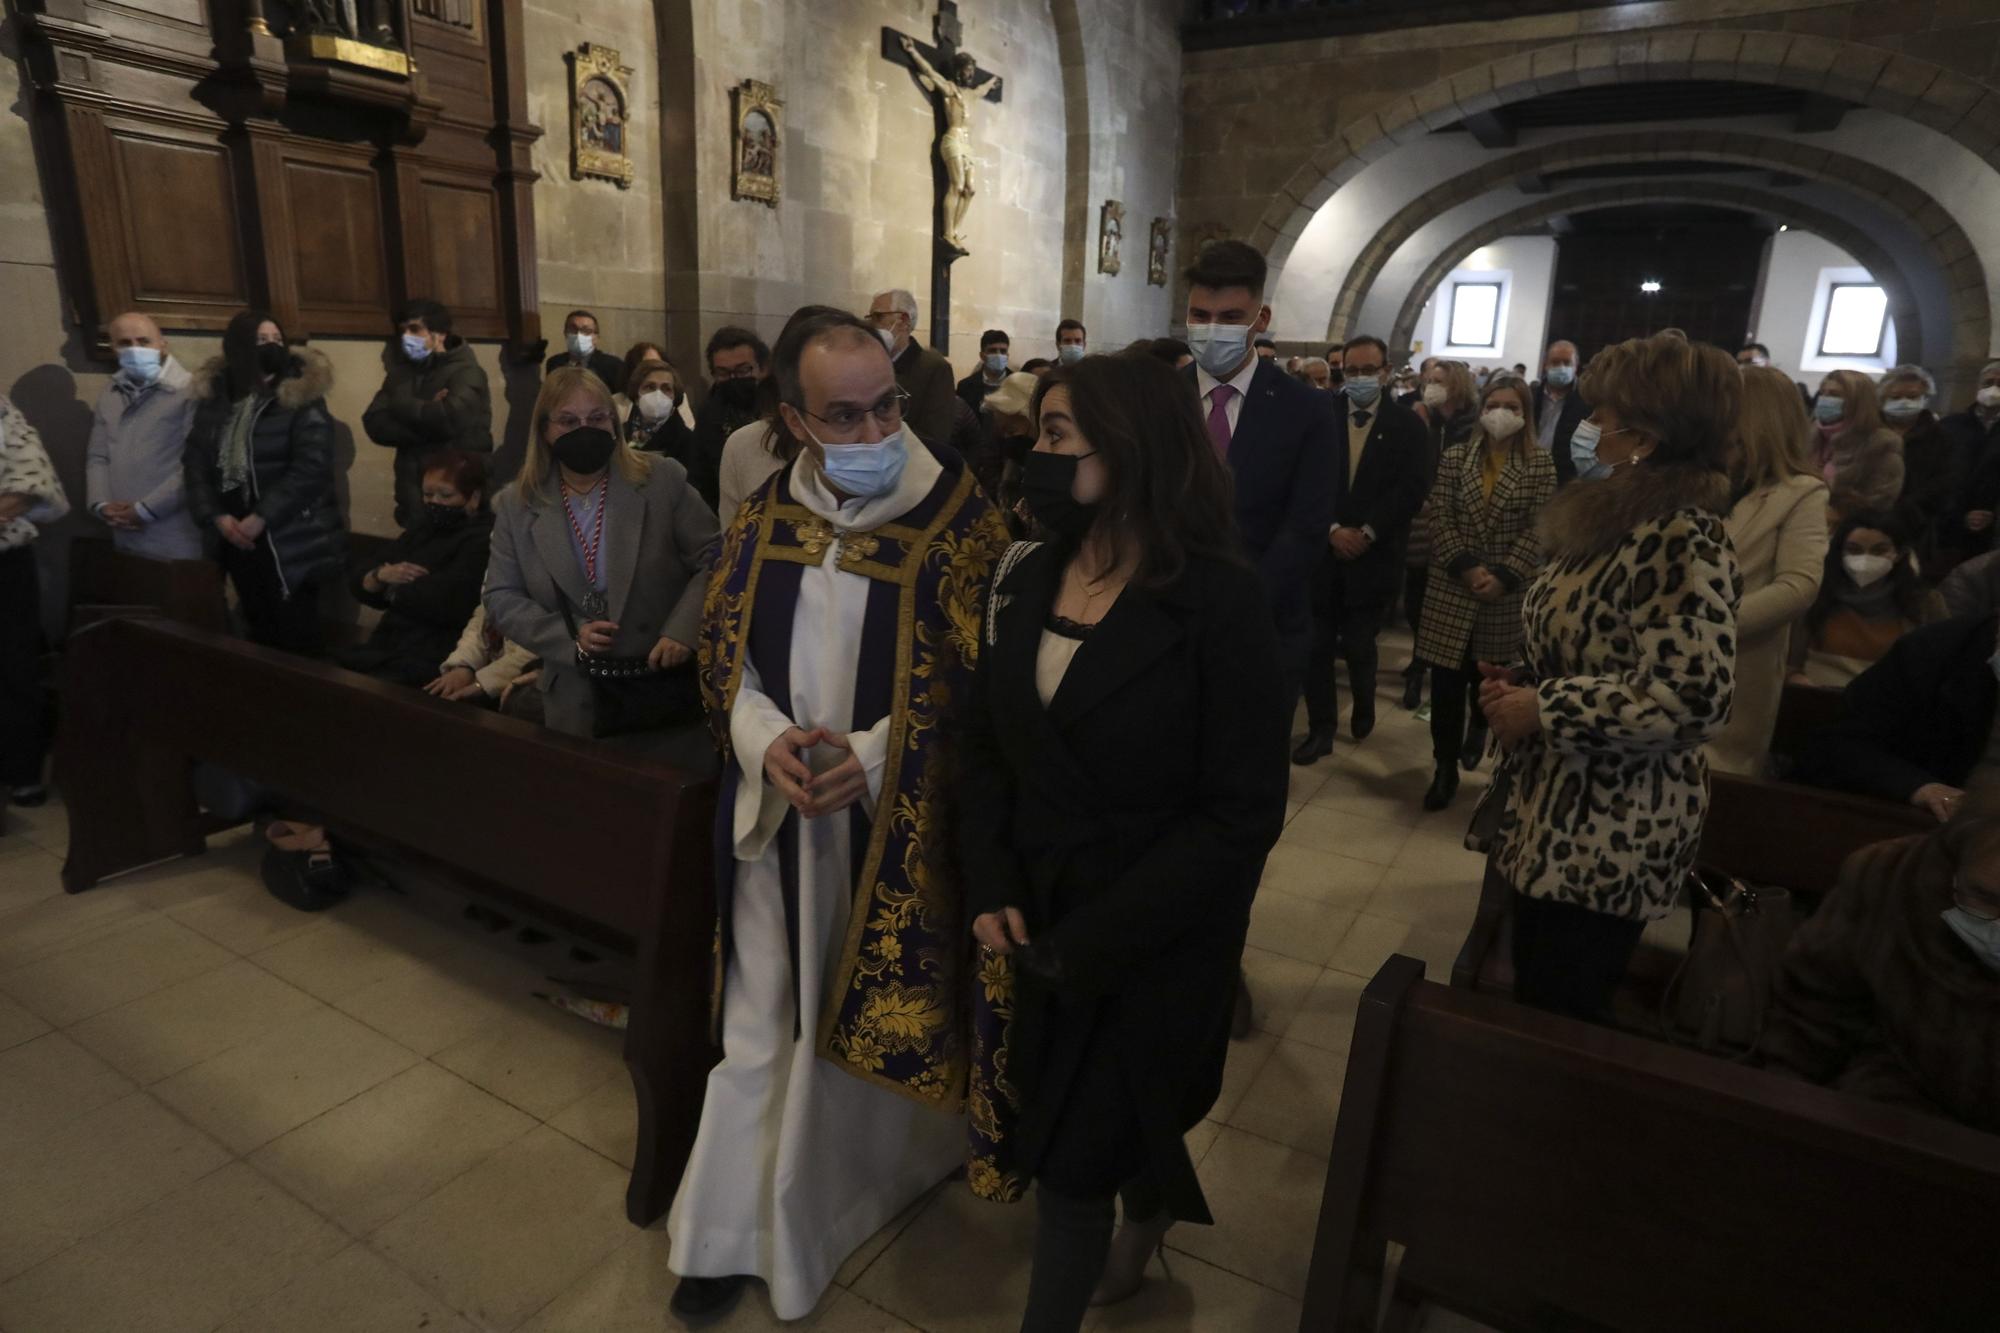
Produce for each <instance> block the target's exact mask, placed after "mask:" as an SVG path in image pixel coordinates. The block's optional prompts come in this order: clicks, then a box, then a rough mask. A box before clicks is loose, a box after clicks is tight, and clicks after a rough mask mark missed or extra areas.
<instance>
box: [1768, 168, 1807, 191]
mask: <svg viewBox="0 0 2000 1333" xmlns="http://www.w3.org/2000/svg"><path fill="white" fill-rule="evenodd" d="M1765 181H1766V183H1768V184H1770V185H1774V186H1776V187H1777V188H1779V189H1780V190H1792V189H1797V188H1798V187H1799V186H1801V185H1804V184H1805V183H1806V178H1805V177H1804V176H1794V175H1793V174H1792V173H1791V172H1789V171H1774V172H1772V173H1771V174H1770V175H1769V176H1767V177H1765Z"/></svg>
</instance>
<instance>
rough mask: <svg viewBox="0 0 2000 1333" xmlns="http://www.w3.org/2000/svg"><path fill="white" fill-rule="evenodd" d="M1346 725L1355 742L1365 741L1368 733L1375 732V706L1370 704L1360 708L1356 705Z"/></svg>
mask: <svg viewBox="0 0 2000 1333" xmlns="http://www.w3.org/2000/svg"><path fill="white" fill-rule="evenodd" d="M1347 725H1348V726H1349V727H1350V728H1351V729H1352V730H1353V732H1354V739H1355V740H1357V741H1365V740H1367V739H1368V733H1369V732H1371V731H1373V730H1375V706H1374V705H1373V704H1370V705H1369V706H1368V707H1366V708H1362V707H1360V706H1359V705H1356V706H1355V709H1354V716H1353V717H1351V718H1349V719H1348V722H1347Z"/></svg>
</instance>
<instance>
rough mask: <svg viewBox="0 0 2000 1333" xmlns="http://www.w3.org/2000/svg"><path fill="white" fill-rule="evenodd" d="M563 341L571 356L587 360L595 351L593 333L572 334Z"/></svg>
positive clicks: (594, 336) (595, 337) (595, 336)
mask: <svg viewBox="0 0 2000 1333" xmlns="http://www.w3.org/2000/svg"><path fill="white" fill-rule="evenodd" d="M563 341H564V342H565V343H566V344H567V345H568V347H569V354H570V355H571V356H580V357H583V358H585V359H588V358H589V356H590V354H591V353H592V352H594V351H596V350H597V335H596V334H594V333H572V334H570V335H569V337H567V338H565V339H564V340H563Z"/></svg>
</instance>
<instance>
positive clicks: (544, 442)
mask: <svg viewBox="0 0 2000 1333" xmlns="http://www.w3.org/2000/svg"><path fill="white" fill-rule="evenodd" d="M617 431H618V417H617V413H616V411H615V410H614V409H613V407H612V402H611V390H610V388H609V387H608V386H607V385H606V384H605V383H604V381H603V380H601V379H599V378H597V376H595V375H593V374H591V373H590V371H588V370H586V369H584V368H583V367H580V366H563V367H559V368H558V369H556V370H553V371H550V372H549V376H548V378H547V379H546V380H544V381H543V382H542V392H541V396H540V397H538V398H537V399H536V400H535V414H534V425H533V427H532V428H531V430H530V431H529V434H528V449H527V457H526V460H525V461H524V462H523V464H522V466H521V476H520V479H519V480H518V481H517V482H515V483H514V484H513V485H512V486H509V487H508V488H507V489H506V490H504V491H502V492H500V495H499V497H498V498H497V499H496V500H495V501H494V506H493V554H492V559H491V563H490V564H488V566H487V570H486V598H485V604H486V614H487V618H488V620H489V621H490V622H491V624H492V626H493V628H495V629H496V630H498V631H499V632H500V633H501V634H502V635H503V636H504V637H505V638H507V639H508V640H509V641H511V642H513V643H517V644H520V645H521V646H522V647H524V648H527V649H528V650H529V651H531V652H533V653H534V654H535V655H536V656H538V657H540V658H541V659H542V673H541V678H540V680H539V681H538V682H537V684H538V685H539V686H540V688H541V691H542V695H543V700H544V710H543V711H544V715H545V716H546V718H547V722H548V725H549V726H551V727H553V728H555V729H556V730H557V731H563V732H567V733H569V734H570V735H573V736H584V737H588V736H590V735H592V734H593V728H594V725H595V719H594V715H593V708H592V702H591V691H590V681H589V680H588V679H587V678H586V675H585V667H586V666H587V665H588V666H592V667H602V666H603V665H605V662H604V659H611V664H612V665H614V666H617V667H619V668H620V669H624V670H629V671H635V672H636V671H643V670H648V669H650V670H653V671H664V670H673V669H679V668H683V667H685V666H686V665H687V663H689V662H690V661H691V659H692V658H693V654H694V643H695V639H696V637H697V635H698V633H699V630H700V627H701V600H702V595H703V593H704V591H705V590H706V583H707V575H708V566H709V562H710V560H711V558H712V555H713V547H714V545H715V541H716V537H717V528H716V522H715V514H714V512H713V511H712V510H710V509H709V507H708V506H707V505H706V504H704V503H703V502H702V499H701V497H700V496H699V495H697V494H695V491H694V488H693V487H692V486H690V485H689V484H688V480H687V469H685V468H684V467H682V466H681V465H680V464H679V463H677V462H675V461H674V460H673V459H670V458H653V457H650V456H648V455H646V454H642V453H640V452H638V451H637V450H634V449H627V448H623V447H620V445H619V442H618V435H617ZM572 625H573V626H574V627H575V628H574V630H573V631H572V629H571V626H572ZM590 659H598V660H597V661H595V662H592V661H590ZM690 681H692V675H691V674H690Z"/></svg>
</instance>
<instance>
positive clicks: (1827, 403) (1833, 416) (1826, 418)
mask: <svg viewBox="0 0 2000 1333" xmlns="http://www.w3.org/2000/svg"><path fill="white" fill-rule="evenodd" d="M1846 414H1847V402H1846V400H1845V399H1843V398H1841V397H1839V396H1838V395H1837V394H1830V393H1823V394H1821V395H1820V396H1819V397H1817V398H1815V399H1813V415H1814V416H1815V417H1817V418H1819V420H1820V423H1821V424H1822V425H1827V426H1831V425H1832V424H1833V423H1834V422H1836V421H1838V420H1840V419H1841V417H1843V416H1845V415H1846Z"/></svg>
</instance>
